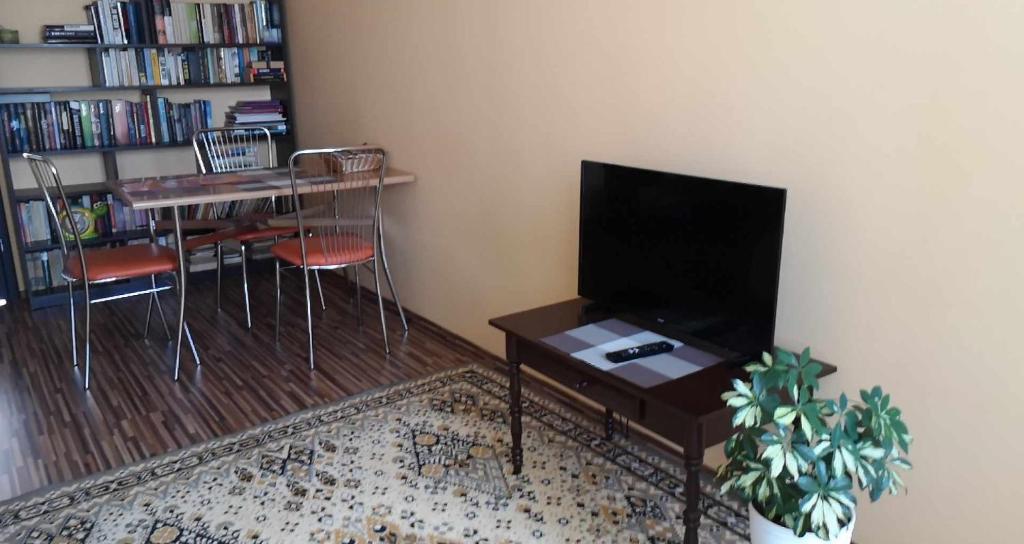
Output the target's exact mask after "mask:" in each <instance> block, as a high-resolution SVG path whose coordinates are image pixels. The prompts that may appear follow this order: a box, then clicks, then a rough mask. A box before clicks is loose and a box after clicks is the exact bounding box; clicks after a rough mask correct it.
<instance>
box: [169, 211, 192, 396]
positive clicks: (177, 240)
mask: <svg viewBox="0 0 1024 544" xmlns="http://www.w3.org/2000/svg"><path fill="white" fill-rule="evenodd" d="M171 214H172V217H173V218H174V245H175V246H176V247H177V249H178V277H177V280H178V281H177V283H178V334H177V338H176V339H175V341H174V381H178V374H179V370H180V369H181V337H182V333H184V332H185V278H186V276H188V273H187V272H186V270H185V243H184V242H185V240H184V239H183V238H182V236H181V215H180V213H179V211H178V207H177V206H171Z"/></svg>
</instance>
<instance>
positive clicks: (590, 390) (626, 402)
mask: <svg viewBox="0 0 1024 544" xmlns="http://www.w3.org/2000/svg"><path fill="white" fill-rule="evenodd" d="M522 347H523V346H520V356H521V359H520V360H521V361H522V362H523V364H525V365H526V366H529V367H530V368H532V369H534V370H536V371H537V372H540V373H541V374H543V375H545V376H547V377H548V378H551V379H552V380H554V381H556V382H558V383H559V384H561V385H564V386H565V387H567V388H569V389H571V390H572V391H575V392H576V393H578V394H580V395H582V396H584V397H587V398H588V399H590V400H592V401H594V402H596V403H598V404H601V405H602V406H605V407H607V408H611V409H612V410H614V411H616V412H618V413H619V414H622V415H623V416H625V417H627V418H629V419H632V420H634V421H640V420H642V419H643V415H644V402H643V399H640V398H638V397H636V396H634V395H632V394H630V393H627V392H626V391H623V390H621V389H619V388H617V387H615V386H613V385H611V384H608V383H605V382H603V381H601V380H600V379H598V378H594V377H593V376H590V375H589V374H586V373H583V372H580V371H578V370H576V369H574V368H572V367H570V366H569V365H567V364H565V363H564V362H560V361H556V360H552V358H551V356H550V355H546V354H542V353H537V354H531V353H528V352H529V351H532V350H531V349H526V350H523V349H522ZM531 355H536V356H531Z"/></svg>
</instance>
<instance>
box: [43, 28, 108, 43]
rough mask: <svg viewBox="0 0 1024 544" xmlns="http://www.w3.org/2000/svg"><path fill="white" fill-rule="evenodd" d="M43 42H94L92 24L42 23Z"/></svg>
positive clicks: (94, 32)
mask: <svg viewBox="0 0 1024 544" xmlns="http://www.w3.org/2000/svg"><path fill="white" fill-rule="evenodd" d="M43 42H45V43H96V27H95V26H94V25H82V24H71V25H43Z"/></svg>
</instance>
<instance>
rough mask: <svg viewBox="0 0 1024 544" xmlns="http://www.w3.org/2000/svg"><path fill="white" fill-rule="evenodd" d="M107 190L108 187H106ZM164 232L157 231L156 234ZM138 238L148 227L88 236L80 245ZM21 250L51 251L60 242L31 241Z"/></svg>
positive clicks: (147, 234) (71, 244)
mask: <svg viewBox="0 0 1024 544" xmlns="http://www.w3.org/2000/svg"><path fill="white" fill-rule="evenodd" d="M108 191H109V189H108ZM161 234H166V233H161V232H158V233H157V235H158V236H159V235H161ZM140 238H149V229H133V230H126V231H120V232H114V233H111V234H108V235H107V236H99V237H97V238H90V239H88V240H82V247H95V246H102V245H106V244H113V243H118V242H127V241H129V240H138V239H140ZM74 245H75V242H74V241H71V240H68V247H69V249H70V248H71V247H74ZM21 247H22V250H23V251H24V252H25V253H38V252H40V251H53V250H55V249H60V242H50V241H43V242H32V243H30V244H22V246H21Z"/></svg>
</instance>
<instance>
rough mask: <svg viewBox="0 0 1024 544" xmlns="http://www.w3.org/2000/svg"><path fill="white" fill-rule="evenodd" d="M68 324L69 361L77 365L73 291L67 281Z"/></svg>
mask: <svg viewBox="0 0 1024 544" xmlns="http://www.w3.org/2000/svg"><path fill="white" fill-rule="evenodd" d="M68 314H69V315H68V317H69V319H68V325H69V326H70V327H71V362H72V364H73V365H74V366H78V338H77V336H78V335H77V334H75V291H74V289H73V288H72V287H71V282H70V281H69V282H68Z"/></svg>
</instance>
